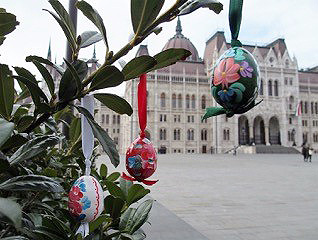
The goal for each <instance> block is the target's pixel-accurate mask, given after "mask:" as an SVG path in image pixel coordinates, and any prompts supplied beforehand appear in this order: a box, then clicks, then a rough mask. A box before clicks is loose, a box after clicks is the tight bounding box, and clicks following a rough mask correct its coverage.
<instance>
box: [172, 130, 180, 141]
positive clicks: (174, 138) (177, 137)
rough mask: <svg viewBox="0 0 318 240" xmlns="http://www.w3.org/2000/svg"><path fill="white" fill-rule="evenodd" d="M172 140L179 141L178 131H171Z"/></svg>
mask: <svg viewBox="0 0 318 240" xmlns="http://www.w3.org/2000/svg"><path fill="white" fill-rule="evenodd" d="M173 140H180V129H174V130H173Z"/></svg>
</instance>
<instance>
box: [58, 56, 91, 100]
mask: <svg viewBox="0 0 318 240" xmlns="http://www.w3.org/2000/svg"><path fill="white" fill-rule="evenodd" d="M65 62H66V61H65ZM66 64H67V65H68V68H67V69H66V71H65V72H64V74H63V76H62V78H61V81H60V86H59V99H60V101H62V102H67V101H68V100H70V99H71V98H73V97H74V96H75V95H76V93H77V92H78V91H80V89H78V87H79V85H80V86H81V81H82V80H83V79H84V78H85V77H86V75H87V71H88V66H87V63H85V62H84V61H81V60H76V61H75V62H73V63H72V67H71V65H70V64H68V63H66ZM80 88H81V87H80Z"/></svg>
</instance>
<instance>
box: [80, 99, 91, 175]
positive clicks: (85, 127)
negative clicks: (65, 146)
mask: <svg viewBox="0 0 318 240" xmlns="http://www.w3.org/2000/svg"><path fill="white" fill-rule="evenodd" d="M82 107H83V108H86V109H87V110H88V111H89V112H90V114H92V116H94V96H93V95H86V96H85V97H83V98H82ZM82 149H83V154H84V157H85V166H86V169H85V175H87V176H88V175H90V173H91V161H90V158H91V156H92V153H93V149H94V134H93V131H92V128H91V126H90V125H89V123H88V121H87V119H86V117H85V116H84V115H82Z"/></svg>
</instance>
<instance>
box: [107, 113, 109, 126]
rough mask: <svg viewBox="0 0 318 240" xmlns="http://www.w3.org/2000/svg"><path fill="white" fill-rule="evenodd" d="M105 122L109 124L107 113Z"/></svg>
mask: <svg viewBox="0 0 318 240" xmlns="http://www.w3.org/2000/svg"><path fill="white" fill-rule="evenodd" d="M106 124H109V115H108V114H107V115H106Z"/></svg>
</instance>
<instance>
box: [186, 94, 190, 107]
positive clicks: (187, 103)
mask: <svg viewBox="0 0 318 240" xmlns="http://www.w3.org/2000/svg"><path fill="white" fill-rule="evenodd" d="M189 108H190V96H189V94H187V96H186V109H189Z"/></svg>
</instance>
